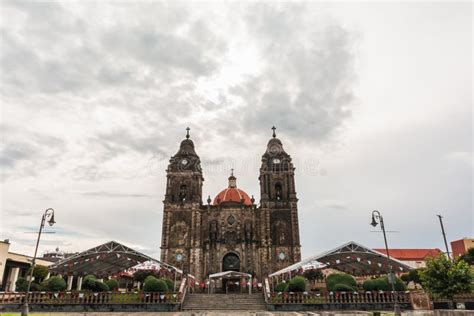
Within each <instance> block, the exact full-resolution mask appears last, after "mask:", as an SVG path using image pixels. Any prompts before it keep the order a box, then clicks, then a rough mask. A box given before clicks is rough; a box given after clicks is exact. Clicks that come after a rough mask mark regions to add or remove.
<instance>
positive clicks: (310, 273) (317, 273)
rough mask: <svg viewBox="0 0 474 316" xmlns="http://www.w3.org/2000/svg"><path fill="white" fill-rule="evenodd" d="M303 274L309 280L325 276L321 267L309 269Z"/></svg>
mask: <svg viewBox="0 0 474 316" xmlns="http://www.w3.org/2000/svg"><path fill="white" fill-rule="evenodd" d="M303 276H304V277H305V278H307V279H308V280H309V281H315V280H321V279H323V278H324V274H323V273H322V272H321V270H320V269H308V270H306V271H305V272H303Z"/></svg>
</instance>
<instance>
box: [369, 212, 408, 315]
mask: <svg viewBox="0 0 474 316" xmlns="http://www.w3.org/2000/svg"><path fill="white" fill-rule="evenodd" d="M379 223H380V228H382V232H383V240H384V242H385V251H386V252H387V265H388V269H389V275H388V282H389V283H390V284H391V285H392V291H393V299H394V301H395V303H394V305H393V309H394V313H395V316H400V315H401V312H400V305H399V304H398V294H397V291H395V275H394V274H393V269H392V265H391V264H390V253H389V251H388V244H387V235H386V233H385V225H384V222H383V217H382V214H380V212H379V211H377V210H374V211H373V212H372V223H370V225H372V226H373V227H375V226H377V225H378V224H379Z"/></svg>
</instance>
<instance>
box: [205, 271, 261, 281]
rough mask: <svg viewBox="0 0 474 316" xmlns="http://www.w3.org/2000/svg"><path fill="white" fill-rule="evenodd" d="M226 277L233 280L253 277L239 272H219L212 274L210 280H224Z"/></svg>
mask: <svg viewBox="0 0 474 316" xmlns="http://www.w3.org/2000/svg"><path fill="white" fill-rule="evenodd" d="M224 277H228V278H232V277H246V278H250V277H252V275H251V274H248V273H243V272H237V271H224V272H218V273H214V274H211V275H210V276H209V279H215V278H224Z"/></svg>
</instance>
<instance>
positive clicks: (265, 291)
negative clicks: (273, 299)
mask: <svg viewBox="0 0 474 316" xmlns="http://www.w3.org/2000/svg"><path fill="white" fill-rule="evenodd" d="M263 295H264V297H265V303H266V304H268V303H269V299H270V296H271V292H270V284H269V282H268V278H265V280H264V284H263Z"/></svg>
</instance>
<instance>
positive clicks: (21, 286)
mask: <svg viewBox="0 0 474 316" xmlns="http://www.w3.org/2000/svg"><path fill="white" fill-rule="evenodd" d="M27 287H28V281H27V280H26V279H25V278H18V280H16V282H15V288H16V291H17V292H26V288H27Z"/></svg>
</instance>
